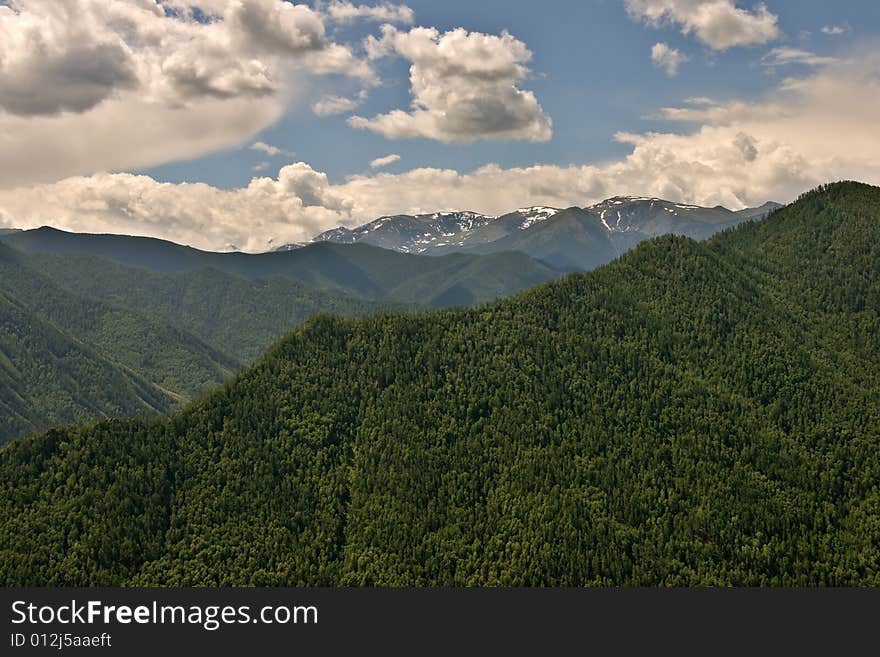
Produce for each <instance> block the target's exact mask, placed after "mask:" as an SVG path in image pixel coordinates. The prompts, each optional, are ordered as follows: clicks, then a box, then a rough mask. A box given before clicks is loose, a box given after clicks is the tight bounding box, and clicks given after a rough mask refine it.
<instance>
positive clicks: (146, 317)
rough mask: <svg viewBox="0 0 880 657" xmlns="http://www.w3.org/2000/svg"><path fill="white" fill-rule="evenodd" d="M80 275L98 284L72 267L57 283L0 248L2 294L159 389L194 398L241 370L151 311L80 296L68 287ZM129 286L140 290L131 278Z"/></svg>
mask: <svg viewBox="0 0 880 657" xmlns="http://www.w3.org/2000/svg"><path fill="white" fill-rule="evenodd" d="M77 275H80V276H82V277H91V278H93V279H95V278H97V276H96V272H94V271H92V269H91V267H85V268H80V269H79V271H77V267H74V266H72V265H68V266H65V267H64V268H63V269H62V270H61V271H58V272H56V276H54V277H53V276H52V275H51V273H50V268H49V267H47V266H46V265H45V263H43V262H40V261H39V260H35V259H34V258H33V257H32V256H27V255H25V254H20V253H17V252H15V251H14V250H12V249H9V248H8V247H6V246H3V245H0V289H3V290H5V291H6V292H7V294H8V295H9V296H11V297H13V298H15V299H17V300H18V301H19V302H20V303H21V304H23V305H24V306H26V307H27V308H28V310H29V311H30V312H32V313H34V314H36V315H38V316H39V317H41V318H43V319H45V320H46V321H48V322H50V323H51V324H52V325H53V326H55V327H56V328H57V329H58V330H60V331H62V332H63V333H65V334H66V335H68V336H70V337H71V338H73V339H75V340H78V341H80V342H82V343H84V344H87V345H89V346H90V347H91V348H92V349H94V350H95V351H96V352H98V353H100V354H102V355H103V356H104V357H105V358H107V359H109V360H112V361H114V362H116V363H118V364H120V365H122V366H124V367H126V368H128V369H130V370H133V371H135V372H138V373H139V374H141V375H142V376H144V377H145V378H146V379H147V380H149V381H152V382H153V383H155V384H156V385H158V386H160V387H161V388H163V389H165V390H168V391H171V392H172V393H173V394H175V395H178V396H180V397H183V398H190V397H193V396H195V395H197V394H199V393H201V392H205V391H206V390H208V389H210V388H213V387H215V386H217V385H219V384H220V383H222V382H223V381H224V380H225V379H227V378H228V377H229V376H230V375H231V374H232V372H233V371H235V370H237V369H238V368H239V367H240V366H241V363H240V362H239V361H237V360H236V359H234V358H230V357H229V356H226V355H224V354H223V353H221V352H220V351H219V350H217V349H215V348H213V347H211V346H209V345H207V344H205V343H204V342H203V341H201V340H199V339H198V338H196V337H195V336H193V335H191V334H188V333H186V332H184V331H182V330H179V329H177V328H174V327H173V326H169V325H168V324H167V323H166V322H164V321H163V320H162V318H157V317H156V316H155V315H153V314H151V313H148V312H146V311H147V308H144V307H139V306H138V305H137V304H134V303H107V302H105V301H103V300H99V299H96V298H93V297H92V295H89V294H81V293H77V291H74V290H72V289H71V286H70V285H69V283H70V281H71V280H72V279H73V278H75V277H76V276H77ZM119 280H121V277H120V279H119ZM128 282H129V283H130V284H132V285H133V286H135V287H136V286H137V285H138V280H136V279H134V278H133V277H130V278H129V281H128Z"/></svg>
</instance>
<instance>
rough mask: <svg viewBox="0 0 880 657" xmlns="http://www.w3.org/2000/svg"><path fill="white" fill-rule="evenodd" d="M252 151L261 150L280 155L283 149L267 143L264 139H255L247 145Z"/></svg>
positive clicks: (267, 153)
mask: <svg viewBox="0 0 880 657" xmlns="http://www.w3.org/2000/svg"><path fill="white" fill-rule="evenodd" d="M248 148H250V149H251V150H252V151H261V152H263V153H265V154H266V155H272V156H274V155H280V154H281V153H283V152H284V151H283V150H281V149H280V148H278V147H277V146H272V145H271V144H267V143H266V142H264V141H255V142H254V143H253V144H251V145H250V146H248Z"/></svg>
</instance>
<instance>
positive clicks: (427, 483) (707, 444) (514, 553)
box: [0, 183, 880, 586]
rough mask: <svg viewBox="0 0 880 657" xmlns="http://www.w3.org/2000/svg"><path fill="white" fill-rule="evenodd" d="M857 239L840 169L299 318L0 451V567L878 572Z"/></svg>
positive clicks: (17, 577) (193, 571)
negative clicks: (714, 224)
mask: <svg viewBox="0 0 880 657" xmlns="http://www.w3.org/2000/svg"><path fill="white" fill-rule="evenodd" d="M878 244H880V189H878V188H872V187H868V186H864V185H856V184H852V183H848V184H840V185H835V186H832V187H830V188H827V189H822V190H818V191H816V192H814V193H811V194H809V195H806V196H805V197H804V198H803V199H802V200H800V201H799V202H798V203H796V204H794V205H792V206H790V207H788V208H786V209H784V210H782V211H780V212H778V213H776V214H774V215H772V216H771V217H770V218H769V219H767V220H766V221H765V222H763V223H759V224H754V225H751V224H750V225H746V226H744V227H741V228H739V229H735V230H732V231H728V232H725V233H724V234H722V235H720V236H718V237H716V238H713V239H712V240H710V241H709V242H708V243H697V242H694V241H692V240H690V239H687V238H683V237H666V238H661V239H656V240H652V241H650V242H647V243H644V244H642V245H640V246H639V247H638V248H636V249H634V250H633V251H632V252H630V253H628V254H626V255H625V256H624V257H622V258H620V259H619V260H617V261H615V262H614V263H612V264H611V265H609V266H607V267H603V268H601V269H599V270H597V271H595V272H592V273H590V274H576V275H572V276H568V277H566V278H564V279H562V280H561V281H557V282H554V283H550V284H548V285H544V286H540V287H537V288H534V289H532V290H530V291H528V292H527V293H524V294H522V295H520V296H518V297H515V298H512V299H508V300H504V301H502V302H499V303H497V304H495V305H493V306H491V307H487V308H480V309H471V310H462V311H443V312H435V313H431V314H428V315H424V316H405V315H394V314H390V315H381V316H374V317H370V318H366V319H364V320H359V321H351V320H341V319H335V318H331V317H326V316H322V317H320V318H316V319H314V320H312V321H310V322H309V323H307V324H306V325H305V326H304V327H303V328H301V329H300V330H298V331H297V332H295V333H294V334H293V335H291V336H289V337H288V338H286V339H284V340H282V341H280V342H279V343H278V344H276V345H275V346H274V347H273V348H272V349H271V350H270V351H269V352H268V353H267V354H266V356H265V357H264V358H263V359H262V360H261V361H260V362H259V363H258V364H257V365H256V366H255V367H253V368H252V369H250V370H248V371H246V372H244V373H242V374H241V375H240V376H238V377H236V379H235V380H234V381H233V382H231V383H230V384H228V385H226V386H224V387H223V388H222V389H221V390H219V391H217V392H216V393H215V394H214V395H213V396H211V397H210V398H207V399H204V400H202V401H201V402H199V403H197V404H195V405H193V406H191V407H190V408H189V409H187V410H186V411H185V412H183V413H181V414H178V415H176V416H175V417H174V418H172V419H171V420H168V421H164V422H159V421H155V422H144V421H116V422H104V423H101V424H99V425H97V426H92V427H80V428H71V429H66V430H63V431H58V432H52V433H49V434H47V435H45V436H42V437H35V438H32V439H28V440H19V441H13V442H12V443H10V444H9V445H7V446H5V447H4V448H3V449H2V450H0V488H2V492H3V494H2V495H0V580H2V581H3V583H5V584H7V585H10V584H16V585H20V584H93V585H94V584H126V583H132V584H168V585H186V584H203V585H204V584H211V585H224V584H254V585H261V584H287V585H302V584H310V585H328V584H353V585H359V584H374V585H426V584H458V585H505V584H506V585H527V584H528V585H572V586H582V585H597V584H600V585H615V584H622V585H684V584H701V585H727V584H738V585H756V584H764V585H770V584H772V585H807V584H811V585H819V584H826V585H852V584H861V585H880V567H878V564H880V545H878V543H877V529H878V527H880V488H878V485H877V482H878V481H880V402H878V399H880V383H878V382H880V376H878V371H877V368H878V363H877V351H878V350H877V348H876V347H877V345H876V335H877V328H878V326H877V316H878V313H880V297H878V296H877V295H876V293H875V292H876V290H877V286H878V284H880V268H878V266H877V262H878V257H880V253H878V248H880V247H878ZM795 247H796V248H795ZM811 270H812V271H813V273H812V274H809V275H807V276H804V275H803V274H804V273H807V272H810V271H811ZM823 299H837V301H836V302H835V303H834V304H832V305H830V306H822V305H821V302H822V300H823ZM831 347H833V348H831ZM85 464H89V467H90V468H91V470H90V473H91V475H90V476H89V477H87V478H86V477H77V476H76V473H77V472H79V471H80V470H81V468H83V467H84V465H85ZM132 507H134V508H136V509H138V511H137V512H134V513H133V512H132V511H131V508H132Z"/></svg>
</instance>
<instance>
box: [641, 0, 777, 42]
mask: <svg viewBox="0 0 880 657" xmlns="http://www.w3.org/2000/svg"><path fill="white" fill-rule="evenodd" d="M736 5H737V2H736V0H626V8H627V11H628V12H629V14H630V16H632V17H634V18H637V19H641V20H644V21H645V22H647V23H649V24H651V25H653V26H655V27H659V26H661V25H663V24H664V23H671V24H676V25H678V26H679V27H680V29H681V31H682V33H683V34H694V35H695V36H696V37H697V39H699V40H700V41H702V42H703V43H704V44H706V45H707V46H709V47H710V48H712V49H713V50H727V49H728V48H732V47H734V46H754V45H761V44H764V43H768V42H770V41H774V40H775V39H778V38H779V36H780V32H779V28H778V27H777V25H776V23H777V21H778V19H779V17H778V16H776V15H775V14H773V13H771V12H770V10H769V9H767V6H766V5H765V4H763V3H760V4H757V5H756V6H755V7H754V9H753V10H752V11H749V10H747V9H741V8H739V7H737V6H736Z"/></svg>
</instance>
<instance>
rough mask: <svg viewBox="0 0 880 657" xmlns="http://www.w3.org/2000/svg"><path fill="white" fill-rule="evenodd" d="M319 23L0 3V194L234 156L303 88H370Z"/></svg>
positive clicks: (277, 15) (265, 13) (204, 4)
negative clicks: (226, 150) (313, 84)
mask: <svg viewBox="0 0 880 657" xmlns="http://www.w3.org/2000/svg"><path fill="white" fill-rule="evenodd" d="M196 8H198V10H199V11H196ZM324 19H325V18H324V16H323V14H320V13H318V12H317V11H315V10H313V9H311V8H309V7H308V6H306V5H303V4H298V5H297V4H293V3H291V2H286V1H284V0H165V1H164V2H162V3H158V2H156V1H155V0H7V1H6V2H3V3H0V168H2V170H3V172H4V176H3V177H2V179H0V186H9V185H14V184H20V183H22V182H27V181H28V180H31V181H39V180H48V179H52V178H53V177H54V178H55V179H57V178H58V177H59V176H69V175H71V174H76V173H90V172H93V171H99V170H101V169H116V168H133V167H143V166H151V165H155V164H159V163H161V162H166V161H170V160H173V159H178V158H181V157H197V156H199V155H202V154H204V153H206V152H209V151H210V150H214V149H216V148H223V147H229V146H234V145H237V144H240V143H242V141H244V140H246V139H247V138H248V137H250V136H251V135H253V134H254V133H255V132H258V131H259V130H260V129H262V128H265V127H266V126H267V125H268V124H269V123H270V122H271V121H274V120H276V119H277V118H278V116H279V115H280V113H281V111H282V110H283V107H284V106H285V105H286V103H287V102H289V100H290V98H291V96H292V95H294V94H295V93H296V92H297V82H298V81H300V80H302V78H303V77H304V76H309V75H324V74H343V75H347V76H350V77H353V78H356V79H357V80H359V81H360V82H361V83H363V84H366V85H368V86H369V85H371V84H375V83H376V78H375V75H374V73H373V71H372V69H371V67H370V65H369V63H368V62H367V61H366V60H363V59H361V58H359V57H358V56H357V55H355V53H354V52H353V51H352V49H351V48H350V47H348V46H346V45H343V44H339V43H335V42H333V41H332V40H331V39H330V38H329V37H328V36H327V35H326V33H325V27H324ZM160 122H161V123H160ZM62 135H63V137H61V136H62ZM59 137H61V138H59ZM88 151H93V153H94V156H93V157H88ZM7 165H11V166H7ZM7 174H8V175H7Z"/></svg>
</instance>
